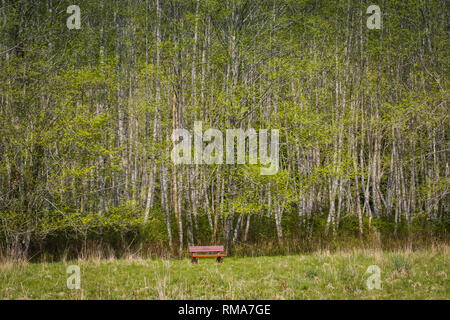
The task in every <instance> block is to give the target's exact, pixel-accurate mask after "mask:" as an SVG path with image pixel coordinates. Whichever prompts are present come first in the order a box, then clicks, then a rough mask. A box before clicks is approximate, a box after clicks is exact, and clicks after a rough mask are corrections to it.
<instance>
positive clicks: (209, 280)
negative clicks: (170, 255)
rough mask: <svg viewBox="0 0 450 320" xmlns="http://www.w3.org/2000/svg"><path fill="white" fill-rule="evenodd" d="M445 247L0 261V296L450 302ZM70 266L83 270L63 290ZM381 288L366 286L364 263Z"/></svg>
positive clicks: (448, 257)
mask: <svg viewBox="0 0 450 320" xmlns="http://www.w3.org/2000/svg"><path fill="white" fill-rule="evenodd" d="M449 253H450V247H448V246H439V247H435V248H431V249H428V250H426V251H425V250H423V251H412V252H405V251H392V252H386V251H378V250H352V251H338V252H334V253H330V252H327V251H321V252H315V253H308V254H297V255H287V256H260V257H228V258H225V261H224V263H222V264H216V263H214V260H213V259H200V264H198V265H193V264H191V263H190V260H188V259H187V258H186V259H181V260H176V259H166V260H164V259H135V258H133V259H131V258H130V259H109V260H108V259H88V260H74V261H62V262H52V263H45V262H41V263H2V264H0V298H1V299H450V279H449V276H450V255H449ZM69 265H78V266H79V267H80V270H81V277H80V279H81V280H80V284H81V285H80V289H72V290H70V289H68V288H67V278H68V277H69V276H70V274H67V273H66V270H67V267H68V266H69ZM371 265H376V266H378V267H379V268H380V270H381V277H380V279H381V288H380V289H372V290H369V289H368V287H367V284H366V281H367V279H368V277H370V276H371V274H369V273H366V270H367V268H368V267H369V266H371Z"/></svg>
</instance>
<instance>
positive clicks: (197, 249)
mask: <svg viewBox="0 0 450 320" xmlns="http://www.w3.org/2000/svg"><path fill="white" fill-rule="evenodd" d="M224 251H225V250H224V248H223V246H190V247H189V253H191V255H192V263H198V258H216V262H217V263H221V262H222V261H223V257H226V256H227V254H226V253H221V252H224ZM208 252H212V253H208ZM205 253H206V254H205Z"/></svg>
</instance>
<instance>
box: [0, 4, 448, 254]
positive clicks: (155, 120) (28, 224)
mask: <svg viewBox="0 0 450 320" xmlns="http://www.w3.org/2000/svg"><path fill="white" fill-rule="evenodd" d="M371 5H377V6H379V8H380V11H381V14H380V18H381V21H380V24H381V25H380V28H369V27H368V19H369V18H370V17H371V14H370V13H367V8H368V7H369V6H371ZM69 6H77V7H78V8H79V10H78V11H77V10H75V9H73V8H72V9H73V10H68V7H69ZM78 18H79V19H78ZM77 19H78V21H77ZM74 21H75V23H74ZM449 33H450V1H448V0H370V1H367V0H261V1H254V0H123V1H112V0H111V1H89V0H72V1H67V0H0V71H1V72H0V260H18V261H23V260H32V259H38V258H42V257H44V258H46V259H48V260H58V259H60V258H61V257H64V256H67V257H88V256H90V255H94V254H96V255H99V256H101V257H111V256H113V257H121V256H123V255H127V254H132V255H139V256H172V257H178V256H183V255H184V254H186V253H187V246H188V245H194V244H195V245H212V244H221V245H225V246H226V248H227V251H228V252H229V253H235V254H236V255H260V254H275V253H293V252H306V251H308V252H310V251H313V250H315V249H320V248H326V249H330V250H332V249H333V248H339V247H342V246H355V247H371V246H377V247H380V248H392V247H394V246H398V247H405V248H406V247H408V248H416V247H421V246H426V245H432V244H433V243H437V242H446V243H448V240H449V234H448V233H449V230H450V214H449V209H450V204H449V190H450V183H449V178H450V167H449V150H450V149H449V139H448V136H449V133H450V132H449V106H448V102H449V88H450V87H449V74H450V70H449V67H450V50H449V48H450V42H449ZM196 121H202V126H203V128H202V130H203V131H206V130H208V129H210V128H215V129H218V130H220V131H221V132H224V133H225V132H226V130H228V129H242V130H244V131H245V130H247V129H248V128H254V129H255V130H256V131H260V130H265V129H267V130H268V131H269V132H270V130H278V131H279V158H278V162H279V163H278V166H279V167H278V171H277V172H276V174H273V175H261V174H260V166H259V165H256V164H252V163H249V161H246V162H245V163H244V164H239V163H236V164H227V163H222V164H218V163H211V164H204V163H200V164H199V163H196V164H176V163H174V162H173V161H172V160H171V156H170V154H171V150H172V148H173V145H174V144H173V140H172V139H171V136H172V133H173V131H174V130H176V129H179V128H185V129H187V130H191V131H192V130H193V128H194V123H195V122H196ZM200 143H202V142H200Z"/></svg>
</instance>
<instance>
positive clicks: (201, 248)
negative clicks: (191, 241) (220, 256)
mask: <svg viewBox="0 0 450 320" xmlns="http://www.w3.org/2000/svg"><path fill="white" fill-rule="evenodd" d="M222 251H224V249H223V246H190V247H189V252H222Z"/></svg>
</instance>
